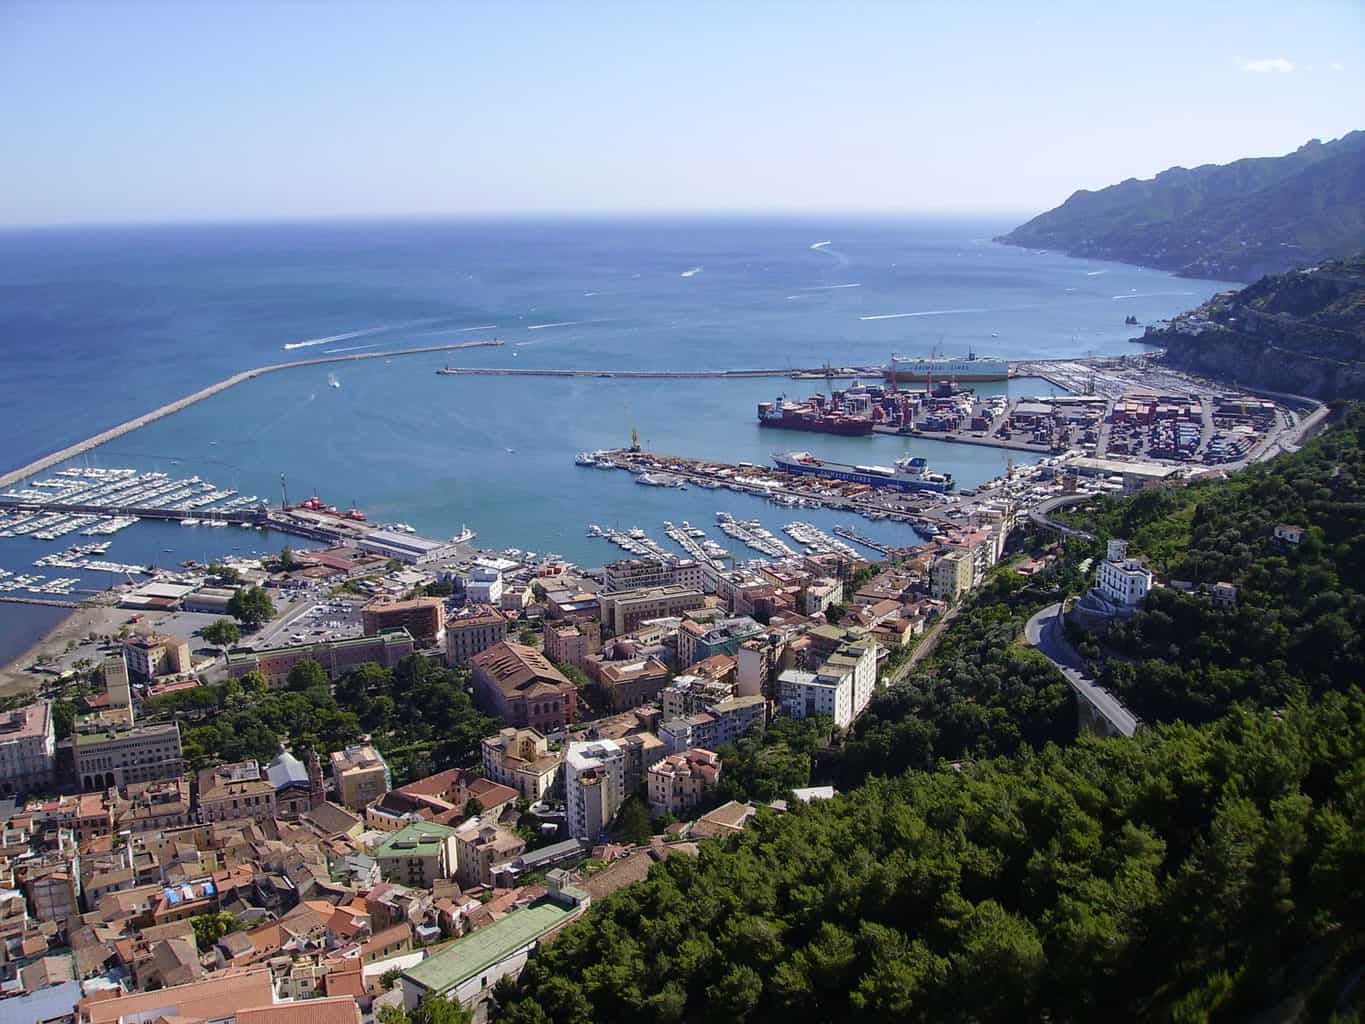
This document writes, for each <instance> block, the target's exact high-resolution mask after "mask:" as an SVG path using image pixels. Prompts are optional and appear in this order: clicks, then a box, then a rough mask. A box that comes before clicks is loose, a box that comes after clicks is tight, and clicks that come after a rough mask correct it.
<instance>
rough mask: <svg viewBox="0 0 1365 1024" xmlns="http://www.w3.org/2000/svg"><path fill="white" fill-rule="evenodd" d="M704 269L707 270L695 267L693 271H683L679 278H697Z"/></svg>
mask: <svg viewBox="0 0 1365 1024" xmlns="http://www.w3.org/2000/svg"><path fill="white" fill-rule="evenodd" d="M704 269H706V268H705V267H693V268H692V269H691V270H684V271H683V272H682V273H681V274H679V275H678V276H679V277H696V276H697V275H698V274H700V273H701V272H702V271H703V270H704Z"/></svg>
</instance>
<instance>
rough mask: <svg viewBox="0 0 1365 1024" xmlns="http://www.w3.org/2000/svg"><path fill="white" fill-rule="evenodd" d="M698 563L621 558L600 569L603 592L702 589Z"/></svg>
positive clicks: (661, 559) (682, 560)
mask: <svg viewBox="0 0 1365 1024" xmlns="http://www.w3.org/2000/svg"><path fill="white" fill-rule="evenodd" d="M702 583H703V579H702V569H701V563H699V562H694V561H691V560H689V559H673V558H668V559H664V558H623V559H620V560H619V561H616V562H608V563H607V564H606V565H604V566H603V567H602V589H603V590H604V591H605V592H606V593H609V594H612V593H617V592H619V591H622V590H640V589H643V588H645V587H672V586H679V587H690V588H693V589H695V590H701V589H702Z"/></svg>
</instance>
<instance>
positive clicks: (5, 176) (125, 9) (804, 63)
mask: <svg viewBox="0 0 1365 1024" xmlns="http://www.w3.org/2000/svg"><path fill="white" fill-rule="evenodd" d="M1363 97H1365V5H1362V4H1360V3H1358V2H1354V0H1352V2H1340V3H1328V2H1320V3H1313V2H1306V3H1295V4H1285V3H1282V2H1276V3H1264V2H1240V3H1225V4H1219V3H1206V2H1202V0H1194V2H1189V0H1186V2H1183V3H1162V2H1151V3H1143V4H1131V3H1130V4H1110V3H1103V2H1090V3H1085V4H1081V3H1067V2H1059V3H1048V4H1026V3H993V2H989V0H977V2H956V3H944V4H927V3H926V4H919V3H911V2H904V3H892V2H890V0H884V2H861V3H839V4H834V3H829V4H817V3H813V2H812V3H797V2H792V3H760V2H754V3H732V4H709V3H674V4H662V3H631V4H626V3H594V4H586V3H583V4H575V3H567V2H564V3H551V2H540V3H503V4H496V5H495V4H492V3H489V4H472V3H471V4H435V3H430V4H427V3H406V2H386V3H373V4H355V5H346V4H334V3H323V2H321V0H317V2H304V0H295V2H287V0H286V2H281V3H274V4H252V3H249V2H246V3H233V4H215V3H210V2H198V0H191V2H186V3H172V2H170V0H164V2H145V3H139V2H136V0H130V2H123V3H112V2H107V3H90V4H86V3H81V2H78V0H57V2H45V3H25V2H15V0H11V2H8V3H4V4H0V124H3V130H4V133H5V145H4V149H5V154H6V155H5V157H4V158H3V160H0V185H3V187H0V224H8V225H16V224H48V223H84V222H106V221H108V222H119V221H134V222H158V221H181V220H234V219H271V218H300V217H302V218H307V217H326V216H389V215H409V214H423V213H434V214H469V213H474V214H487V213H504V212H527V213H540V212H561V211H571V212H575V213H589V214H595V213H610V212H615V211H649V212H660V213H662V212H677V211H736V210H755V211H793V210H799V211H893V210H894V211H916V212H920V211H940V212H962V211H981V212H992V213H996V212H1004V213H1010V214H1014V213H1021V214H1022V213H1033V212H1037V211H1039V210H1042V209H1045V208H1047V207H1050V206H1053V205H1056V204H1057V203H1059V202H1061V201H1062V200H1063V199H1065V198H1066V197H1067V196H1068V195H1069V194H1070V193H1071V192H1072V191H1073V190H1075V189H1076V188H1099V187H1103V186H1104V185H1107V184H1112V183H1113V182H1116V181H1119V180H1122V179H1124V178H1127V177H1147V176H1150V175H1151V174H1153V173H1155V172H1157V171H1159V170H1162V169H1164V168H1166V167H1169V166H1172V165H1174V164H1184V165H1186V166H1192V165H1194V164H1199V163H1207V162H1225V161H1227V160H1231V159H1236V158H1238V157H1242V156H1255V155H1268V154H1278V153H1282V152H1286V151H1288V150H1291V149H1293V148H1295V147H1297V146H1298V145H1300V144H1301V143H1303V142H1304V141H1306V140H1307V139H1309V138H1314V137H1318V138H1323V139H1327V138H1334V137H1337V136H1340V135H1341V134H1343V133H1345V132H1347V131H1350V130H1352V129H1354V128H1359V127H1365V123H1363V122H1365V118H1362V116H1361V115H1362V112H1363V111H1365V104H1363V103H1362V98H1363Z"/></svg>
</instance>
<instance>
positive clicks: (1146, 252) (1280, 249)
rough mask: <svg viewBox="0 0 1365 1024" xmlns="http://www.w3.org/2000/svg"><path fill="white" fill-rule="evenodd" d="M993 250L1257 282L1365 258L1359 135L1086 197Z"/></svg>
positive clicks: (1364, 137) (1178, 170)
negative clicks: (1050, 253)
mask: <svg viewBox="0 0 1365 1024" xmlns="http://www.w3.org/2000/svg"><path fill="white" fill-rule="evenodd" d="M999 241H1002V242H1006V243H1008V244H1010V245H1023V246H1028V247H1030V248H1036V249H1055V250H1058V251H1061V252H1064V253H1066V254H1067V255H1070V256H1087V257H1091V258H1093V259H1104V260H1118V261H1120V262H1123V263H1136V264H1139V265H1141V266H1145V267H1157V268H1159V269H1161V270H1171V271H1175V272H1177V273H1179V274H1182V275H1184V276H1186V277H1205V278H1213V279H1215V280H1224V281H1254V280H1255V279H1256V278H1258V277H1260V276H1261V275H1263V274H1274V273H1278V272H1280V271H1283V270H1288V269H1290V268H1291V267H1303V266H1308V265H1310V264H1312V263H1316V262H1318V261H1319V260H1324V259H1332V258H1335V257H1342V256H1347V255H1349V254H1351V253H1354V252H1358V251H1360V250H1361V249H1365V131H1356V132H1351V133H1350V134H1348V135H1344V136H1342V137H1341V138H1340V139H1336V140H1334V141H1331V142H1325V143H1324V142H1320V141H1318V140H1317V139H1314V140H1313V141H1311V142H1308V143H1306V144H1304V145H1303V146H1300V147H1299V148H1298V149H1297V150H1295V151H1294V152H1293V153H1287V154H1285V155H1284V156H1278V157H1258V158H1251V159H1246V160H1237V161H1234V162H1233V163H1230V164H1205V165H1203V166H1201V167H1194V168H1186V167H1172V168H1170V169H1169V170H1166V171H1162V172H1161V173H1160V174H1158V175H1156V176H1155V177H1153V178H1147V179H1142V180H1139V179H1137V178H1129V179H1128V180H1127V181H1124V182H1120V183H1119V184H1117V185H1111V186H1109V187H1108V188H1103V189H1100V190H1099V191H1095V192H1092V191H1089V190H1086V189H1082V190H1081V191H1079V192H1076V193H1074V194H1073V195H1072V196H1071V198H1069V199H1068V200H1067V201H1066V202H1065V203H1063V204H1062V205H1061V206H1058V207H1057V208H1055V209H1052V210H1049V211H1047V212H1046V213H1043V214H1039V215H1038V216H1037V217H1034V218H1033V219H1032V220H1031V221H1029V222H1028V223H1026V224H1023V225H1021V226H1020V227H1017V228H1015V229H1014V230H1013V231H1011V232H1010V233H1009V234H1007V235H1004V236H1003V237H1002V238H1000V239H999Z"/></svg>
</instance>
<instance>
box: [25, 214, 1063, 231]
mask: <svg viewBox="0 0 1365 1024" xmlns="http://www.w3.org/2000/svg"><path fill="white" fill-rule="evenodd" d="M1040 212H1042V211H1034V212H1029V211H1022V210H1012V211H1006V210H995V209H971V210H969V209H960V210H959V209H953V210H948V209H943V208H930V209H908V208H897V209H887V210H869V209H853V210H840V209H836V208H830V209H820V210H816V209H809V208H798V209H770V208H762V209H757V208H750V209H745V208H715V209H687V210H659V209H652V208H651V209H630V208H622V209H616V210H601V209H595V210H574V209H558V210H494V211H473V210H471V211H422V212H411V213H335V214H330V213H326V214H324V213H319V214H302V215H297V216H291V215H288V214H282V215H248V216H242V217H185V218H173V219H165V220H148V219H141V218H130V219H102V220H62V221H14V222H10V223H0V232H21V231H62V230H83V229H91V230H93V229H117V228H189V227H283V226H289V225H308V224H316V225H340V224H420V223H440V222H451V223H505V222H532V221H537V220H541V221H561V222H566V221H581V222H588V221H599V222H600V221H636V222H642V223H643V222H649V221H675V222H681V221H689V220H690V221H715V220H724V219H735V220H790V221H800V220H810V221H823V220H843V221H860V220H861V221H867V220H877V219H896V220H906V219H911V218H914V219H923V220H947V219H952V218H973V219H978V220H1002V221H1003V220H1017V222H1018V223H1020V224H1022V223H1023V222H1024V221H1026V220H1029V219H1031V218H1033V217H1036V216H1038V213H1040Z"/></svg>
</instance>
